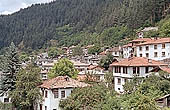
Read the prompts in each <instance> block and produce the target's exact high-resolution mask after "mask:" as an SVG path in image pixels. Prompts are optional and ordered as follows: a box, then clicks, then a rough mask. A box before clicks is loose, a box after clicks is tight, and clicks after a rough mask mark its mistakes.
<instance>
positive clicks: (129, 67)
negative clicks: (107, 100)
mask: <svg viewBox="0 0 170 110" xmlns="http://www.w3.org/2000/svg"><path fill="white" fill-rule="evenodd" d="M158 66H167V64H164V63H162V62H159V61H155V60H151V59H147V58H144V57H131V58H127V59H124V60H122V61H119V62H113V63H112V64H111V65H110V68H111V69H112V71H113V76H114V85H115V91H117V92H119V93H123V91H124V89H123V85H124V84H125V82H126V81H128V80H130V79H132V78H133V77H134V76H136V77H145V76H146V74H147V73H148V72H149V71H151V70H152V69H153V68H155V67H158Z"/></svg>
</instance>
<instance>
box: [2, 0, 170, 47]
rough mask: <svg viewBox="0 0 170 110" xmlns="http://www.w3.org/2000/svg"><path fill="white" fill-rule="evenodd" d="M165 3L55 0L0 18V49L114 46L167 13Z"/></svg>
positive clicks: (154, 0)
mask: <svg viewBox="0 0 170 110" xmlns="http://www.w3.org/2000/svg"><path fill="white" fill-rule="evenodd" d="M169 4H170V1H169V0H56V1H54V2H52V3H48V4H37V5H32V6H31V7H29V8H26V9H21V10H20V11H19V12H16V13H14V14H12V15H1V16H0V48H2V47H5V46H8V45H9V43H10V42H12V41H13V42H14V43H15V44H16V45H19V47H20V48H32V49H39V48H42V47H47V46H50V45H52V44H53V43H54V44H55V45H60V46H61V45H65V46H70V45H76V44H79V42H81V45H87V44H92V43H99V44H108V45H115V44H118V42H119V41H120V40H122V39H124V38H125V37H126V36H128V35H130V34H131V33H132V30H133V29H137V28H139V27H141V26H146V25H154V24H155V23H156V22H157V21H160V20H161V19H162V18H164V17H165V16H166V15H167V14H168V13H169Z"/></svg>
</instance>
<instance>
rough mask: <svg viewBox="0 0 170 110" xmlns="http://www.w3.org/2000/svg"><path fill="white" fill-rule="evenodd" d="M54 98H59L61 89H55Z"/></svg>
mask: <svg viewBox="0 0 170 110" xmlns="http://www.w3.org/2000/svg"><path fill="white" fill-rule="evenodd" d="M53 94H54V98H59V90H58V89H55V90H53Z"/></svg>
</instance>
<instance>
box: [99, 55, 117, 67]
mask: <svg viewBox="0 0 170 110" xmlns="http://www.w3.org/2000/svg"><path fill="white" fill-rule="evenodd" d="M113 61H114V57H113V55H112V54H111V53H109V54H107V55H106V56H104V57H102V58H101V59H100V62H99V65H100V66H101V67H103V68H105V70H108V69H109V67H110V64H111V63H112V62H113Z"/></svg>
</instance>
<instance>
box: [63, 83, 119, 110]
mask: <svg viewBox="0 0 170 110" xmlns="http://www.w3.org/2000/svg"><path fill="white" fill-rule="evenodd" d="M60 107H62V108H63V110H120V106H119V104H118V101H117V98H116V93H115V92H114V91H112V90H109V89H108V88H107V87H106V86H105V85H103V84H95V85H93V86H90V87H85V88H77V89H75V90H74V91H73V93H72V94H71V96H70V97H68V98H67V99H66V100H63V101H61V103H60ZM108 108H109V109H108Z"/></svg>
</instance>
